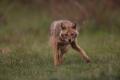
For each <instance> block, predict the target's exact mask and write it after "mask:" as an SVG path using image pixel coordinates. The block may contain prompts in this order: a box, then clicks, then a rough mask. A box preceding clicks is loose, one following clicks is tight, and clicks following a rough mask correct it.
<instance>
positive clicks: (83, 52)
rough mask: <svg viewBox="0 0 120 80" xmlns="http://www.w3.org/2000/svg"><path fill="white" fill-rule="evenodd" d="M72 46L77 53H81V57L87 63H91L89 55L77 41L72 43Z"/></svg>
mask: <svg viewBox="0 0 120 80" xmlns="http://www.w3.org/2000/svg"><path fill="white" fill-rule="evenodd" d="M71 46H72V48H73V49H75V50H76V51H78V52H79V53H80V56H81V57H82V58H83V59H84V60H85V61H86V62H87V63H89V62H90V58H89V57H88V55H87V54H86V52H85V51H84V50H83V49H82V48H81V47H80V46H79V45H78V44H77V42H76V41H74V42H72V43H71Z"/></svg>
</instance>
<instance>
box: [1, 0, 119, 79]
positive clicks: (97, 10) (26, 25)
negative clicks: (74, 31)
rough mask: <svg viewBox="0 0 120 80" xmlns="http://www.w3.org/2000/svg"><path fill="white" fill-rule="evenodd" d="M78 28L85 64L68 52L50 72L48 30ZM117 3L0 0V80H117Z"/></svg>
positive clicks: (103, 0)
mask: <svg viewBox="0 0 120 80" xmlns="http://www.w3.org/2000/svg"><path fill="white" fill-rule="evenodd" d="M59 19H69V20H71V21H73V22H76V23H77V24H78V27H80V34H79V36H78V42H79V44H80V46H81V47H82V48H83V49H85V51H86V52H87V54H88V55H89V56H90V57H91V59H92V63H90V64H86V63H85V62H84V61H82V59H81V58H80V57H79V54H77V52H75V51H74V50H72V49H70V50H69V52H68V53H67V54H66V55H65V56H64V58H65V60H64V63H63V64H62V65H60V66H59V67H57V69H56V68H54V66H53V59H52V52H51V49H50V46H49V27H50V24H51V23H52V22H53V21H54V20H59ZM119 34H120V1H119V0H0V80H120V37H119V36H120V35H119Z"/></svg>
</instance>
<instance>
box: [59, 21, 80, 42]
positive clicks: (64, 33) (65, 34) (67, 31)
mask: <svg viewBox="0 0 120 80" xmlns="http://www.w3.org/2000/svg"><path fill="white" fill-rule="evenodd" d="M77 35H78V30H77V27H76V24H75V23H61V32H60V38H61V39H62V40H63V41H65V42H73V41H74V40H75V39H76V37H77Z"/></svg>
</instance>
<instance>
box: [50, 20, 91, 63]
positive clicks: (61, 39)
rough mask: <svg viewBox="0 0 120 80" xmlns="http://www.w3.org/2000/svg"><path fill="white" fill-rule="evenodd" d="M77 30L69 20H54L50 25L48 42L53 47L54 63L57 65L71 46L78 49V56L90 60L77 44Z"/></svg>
mask: <svg viewBox="0 0 120 80" xmlns="http://www.w3.org/2000/svg"><path fill="white" fill-rule="evenodd" d="M77 36H78V31H77V27H76V24H74V23H73V22H71V21H69V20H58V21H54V22H53V23H52V25H51V27H50V44H51V47H52V49H53V57H54V65H59V64H61V63H62V62H63V55H64V53H66V52H67V50H68V47H69V46H71V47H72V48H73V49H74V50H76V51H78V52H79V54H80V56H81V57H82V58H83V59H84V60H85V61H86V62H90V59H89V57H88V56H87V54H86V53H85V51H84V50H83V49H82V48H81V47H80V46H79V45H78V44H77V39H76V38H77Z"/></svg>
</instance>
